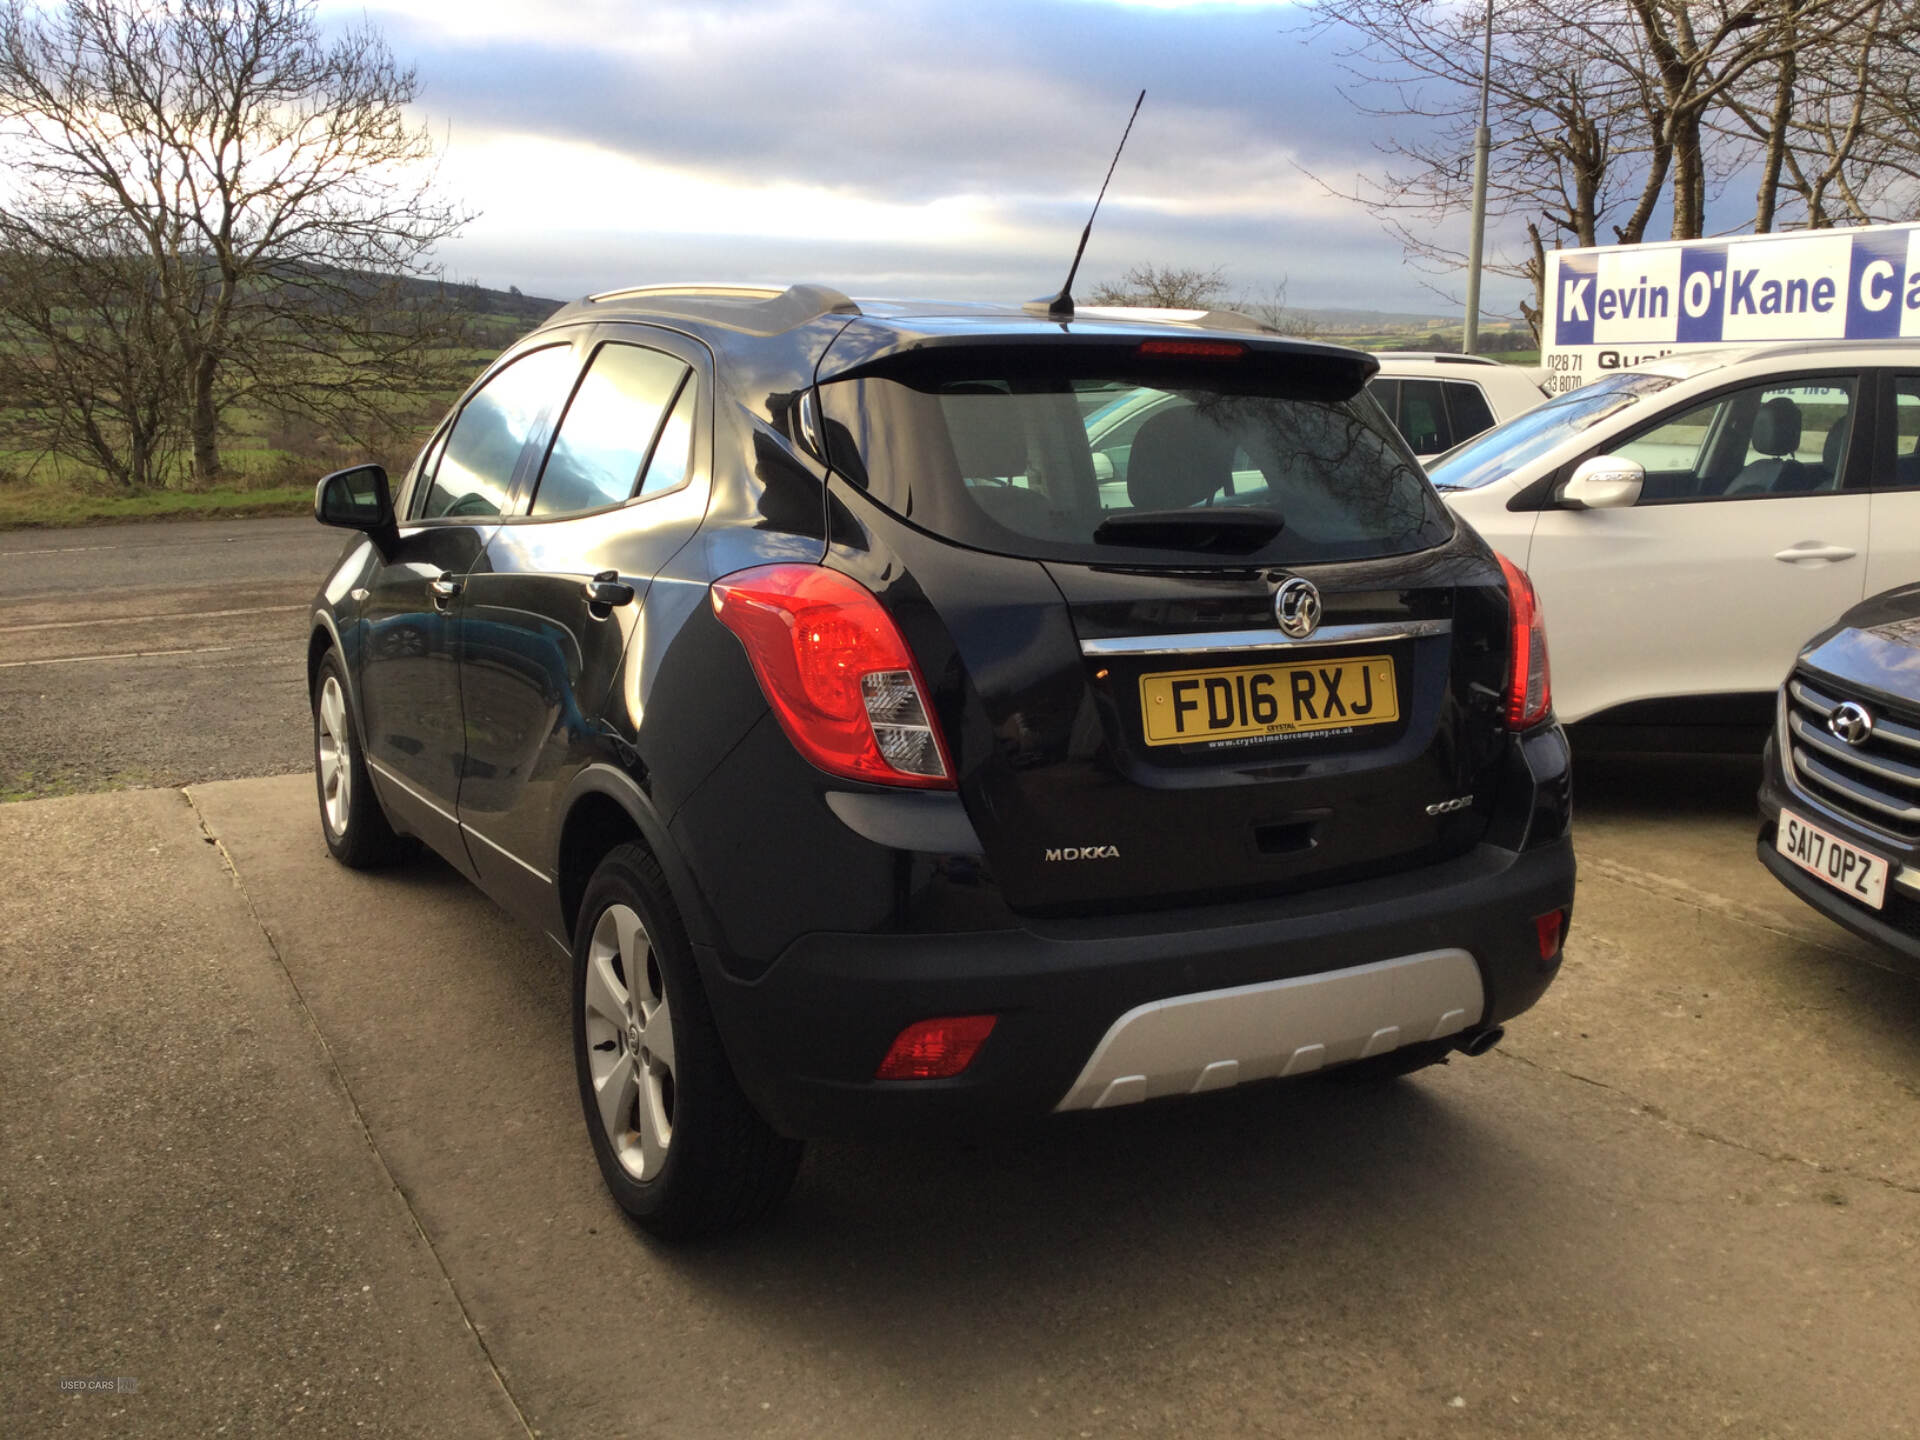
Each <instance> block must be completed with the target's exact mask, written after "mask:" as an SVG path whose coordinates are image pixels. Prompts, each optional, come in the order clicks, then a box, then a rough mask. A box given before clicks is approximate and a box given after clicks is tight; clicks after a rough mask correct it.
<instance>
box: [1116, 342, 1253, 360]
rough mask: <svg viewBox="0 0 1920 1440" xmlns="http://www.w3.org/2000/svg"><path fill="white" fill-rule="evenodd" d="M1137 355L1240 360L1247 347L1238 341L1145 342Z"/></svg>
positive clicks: (1184, 358) (1181, 358)
mask: <svg viewBox="0 0 1920 1440" xmlns="http://www.w3.org/2000/svg"><path fill="white" fill-rule="evenodd" d="M1135 353H1137V354H1140V355H1146V356H1161V357H1164V358H1168V359H1180V360H1238V359H1239V358H1240V357H1241V356H1242V355H1245V354H1246V353H1247V347H1246V346H1244V345H1242V344H1241V343H1240V342H1239V341H1238V340H1143V341H1141V342H1140V349H1139V350H1138V351H1137V352H1135Z"/></svg>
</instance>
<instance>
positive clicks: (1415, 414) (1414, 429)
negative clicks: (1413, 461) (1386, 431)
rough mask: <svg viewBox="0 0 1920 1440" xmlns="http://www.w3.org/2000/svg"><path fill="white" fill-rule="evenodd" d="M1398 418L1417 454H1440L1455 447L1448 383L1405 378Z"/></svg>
mask: <svg viewBox="0 0 1920 1440" xmlns="http://www.w3.org/2000/svg"><path fill="white" fill-rule="evenodd" d="M1394 418H1395V419H1396V420H1397V421H1398V422H1399V424H1400V433H1401V434H1402V435H1404V436H1406V437H1407V444H1409V445H1411V446H1412V447H1413V453H1414V454H1416V455H1438V454H1439V453H1440V452H1441V451H1442V450H1451V449H1452V448H1453V427H1452V426H1450V425H1449V424H1448V423H1447V396H1446V386H1444V385H1442V384H1441V383H1440V382H1439V381H1438V380H1402V381H1401V382H1400V408H1399V410H1398V411H1397V412H1396V413H1395V416H1394Z"/></svg>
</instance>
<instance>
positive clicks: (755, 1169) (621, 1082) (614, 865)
mask: <svg viewBox="0 0 1920 1440" xmlns="http://www.w3.org/2000/svg"><path fill="white" fill-rule="evenodd" d="M573 1054H574V1066H575V1070H576V1071H577V1073H578V1076H579V1082H580V1105H581V1109H582V1110H583V1111H584V1112H585V1114H586V1120H587V1134H588V1135H589V1136H590V1137H591V1138H592V1141H593V1154H594V1158H595V1159H596V1160H598V1161H599V1162H600V1173H601V1175H602V1176H603V1177H604V1178H605V1179H606V1182H607V1188H608V1189H609V1190H611V1191H612V1192H613V1197H614V1199H615V1200H617V1201H619V1203H620V1207H621V1208H622V1209H623V1210H625V1211H626V1212H627V1213H628V1214H629V1215H631V1216H632V1217H633V1218H634V1220H635V1221H637V1222H638V1223H639V1225H640V1226H641V1228H643V1229H645V1230H646V1231H648V1232H649V1233H650V1234H653V1235H655V1236H658V1237H660V1238H661V1239H665V1240H684V1239H689V1238H691V1237H694V1236H698V1235H710V1234H715V1233H717V1232H720V1231H723V1230H732V1229H736V1228H738V1227H740V1226H743V1225H749V1224H752V1223H753V1222H754V1221H756V1220H758V1219H760V1218H761V1217H763V1216H765V1215H766V1214H768V1213H769V1212H771V1211H772V1210H773V1208H774V1207H775V1206H777V1205H778V1204H779V1203H780V1201H781V1200H782V1199H784V1198H785V1197H786V1193H787V1191H788V1190H789V1189H790V1188H791V1187H792V1185H793V1178H794V1176H795V1174H796V1173H798V1171H799V1168H800V1153H801V1145H800V1143H799V1142H798V1141H796V1140H788V1139H786V1138H784V1137H782V1136H780V1135H777V1134H775V1133H774V1131H773V1130H772V1128H771V1127H769V1126H768V1125H767V1123H766V1122H765V1121H764V1120H762V1119H761V1118H760V1116H759V1115H758V1114H757V1113H756V1112H755V1110H754V1108H753V1106H752V1105H751V1104H749V1103H748V1101H747V1098H746V1096H745V1095H743V1094H741V1092H740V1086H739V1083H738V1082H737V1081H736V1080H735V1079H734V1076H733V1069H732V1067H731V1066H730V1065H729V1064H728V1063H727V1057H726V1054H725V1052H724V1051H723V1050H722V1048H721V1045H720V1034H719V1031H718V1030H717V1029H716V1028H715V1026H714V1023H713V1014H712V1011H711V1010H709V1009H708V1007H707V1001H706V993H705V991H704V990H702V988H701V985H700V976H699V972H698V970H697V969H696V967H695V965H694V962H693V952H692V950H691V949H690V948H689V947H688V944H687V938H686V931H685V928H684V927H683V926H682V925H681V923H680V915H679V912H678V911H677V910H676V909H675V908H674V904H673V900H672V897H671V896H670V894H669V893H668V890H667V885H666V880H665V877H664V876H662V875H661V873H660V866H659V862H658V861H656V860H655V859H654V857H653V856H652V854H651V853H649V852H648V851H647V850H646V848H645V847H643V846H640V845H621V846H617V847H616V848H615V849H613V850H612V851H611V852H609V853H608V855H607V857H606V859H604V860H602V861H601V862H600V867H599V868H598V869H597V870H595V871H594V872H593V878H592V880H590V881H589V882H588V883H587V891H586V895H585V897H584V898H583V899H582V901H581V904H580V918H579V922H578V924H577V925H576V927H575V932H574V942H573Z"/></svg>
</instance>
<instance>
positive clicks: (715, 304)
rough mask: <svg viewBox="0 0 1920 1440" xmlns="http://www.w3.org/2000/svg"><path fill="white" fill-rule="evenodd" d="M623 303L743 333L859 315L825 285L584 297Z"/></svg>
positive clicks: (669, 289)
mask: <svg viewBox="0 0 1920 1440" xmlns="http://www.w3.org/2000/svg"><path fill="white" fill-rule="evenodd" d="M623 301H624V302H627V303H628V304H630V305H631V306H632V308H634V309H637V310H645V311H648V312H650V313H654V314H666V315H678V316H682V317H685V318H687V319H690V320H704V321H706V322H707V323H708V324H711V325H720V326H724V327H725V328H727V329H729V330H739V331H741V332H743V333H745V334H748V335H760V336H772V335H784V334H785V333H786V332H787V331H789V330H792V329H794V328H795V327H796V326H800V325H804V324H806V323H807V322H808V321H809V320H814V319H817V318H819V317H820V316H822V315H858V314H859V313H860V307H859V306H858V305H856V304H854V303H853V301H852V300H850V299H848V298H847V297H846V296H845V295H843V294H841V293H840V292H839V291H838V290H834V289H831V288H829V287H828V286H825V285H789V286H788V287H787V288H786V289H784V290H781V289H778V288H777V287H774V286H768V285H688V284H678V285H635V286H631V287H629V288H627V289H623V290H603V291H601V292H600V293H599V294H597V295H589V296H588V297H587V298H586V299H585V300H584V301H581V302H579V303H580V304H581V305H583V306H587V305H613V304H619V303H620V302H623Z"/></svg>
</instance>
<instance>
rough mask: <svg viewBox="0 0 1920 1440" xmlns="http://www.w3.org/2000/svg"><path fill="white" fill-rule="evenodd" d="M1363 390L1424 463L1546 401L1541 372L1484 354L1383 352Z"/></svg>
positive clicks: (1417, 351)
mask: <svg viewBox="0 0 1920 1440" xmlns="http://www.w3.org/2000/svg"><path fill="white" fill-rule="evenodd" d="M1374 359H1376V360H1378V361H1379V362H1380V373H1379V374H1378V375H1376V376H1374V377H1373V379H1371V380H1369V381H1368V382H1367V393H1368V394H1370V395H1372V396H1373V398H1374V399H1375V400H1377V401H1379V402H1380V408H1381V409H1383V410H1385V411H1386V412H1387V414H1388V415H1390V416H1391V417H1393V423H1394V424H1395V425H1397V426H1399V427H1400V433H1401V434H1402V435H1404V436H1405V437H1406V440H1407V444H1408V445H1410V446H1412V447H1413V453H1414V454H1415V455H1418V456H1419V457H1420V463H1421V464H1422V465H1430V464H1432V463H1433V461H1434V460H1436V459H1437V458H1439V457H1440V456H1441V455H1443V454H1444V453H1445V452H1447V451H1448V450H1451V449H1452V448H1453V447H1454V446H1456V445H1459V444H1462V443H1463V442H1465V441H1467V440H1471V439H1472V438H1473V437H1474V436H1475V435H1478V434H1480V433H1481V432H1482V431H1484V430H1488V429H1491V428H1492V427H1493V426H1495V425H1497V424H1500V423H1502V422H1503V421H1507V420H1511V419H1513V417H1514V416H1516V415H1523V414H1525V413H1526V412H1527V411H1529V410H1532V409H1534V408H1535V407H1536V406H1539V405H1541V404H1543V403H1545V401H1546V398H1547V392H1546V391H1544V390H1542V389H1541V388H1540V378H1539V377H1540V372H1538V371H1536V370H1527V369H1523V368H1522V367H1520V366H1518V365H1502V364H1501V363H1500V362H1499V361H1497V360H1489V359H1487V357H1486V356H1484V355H1445V354H1440V353H1436V352H1431V351H1425V350H1381V351H1379V352H1377V353H1376V354H1375V356H1374Z"/></svg>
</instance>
